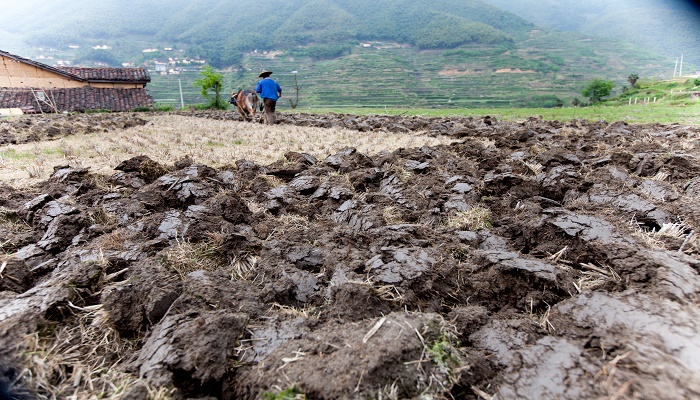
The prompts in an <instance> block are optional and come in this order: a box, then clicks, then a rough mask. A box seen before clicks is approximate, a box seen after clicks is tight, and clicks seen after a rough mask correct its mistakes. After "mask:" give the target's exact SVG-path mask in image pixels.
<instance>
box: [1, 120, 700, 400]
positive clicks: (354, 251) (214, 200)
mask: <svg viewBox="0 0 700 400" xmlns="http://www.w3.org/2000/svg"><path fill="white" fill-rule="evenodd" d="M197 115H199V116H201V117H202V118H236V117H235V115H233V113H198V114H197ZM47 118H48V122H41V121H43V119H47ZM51 118H52V117H42V116H36V117H32V118H29V119H28V120H26V121H24V122H22V123H23V124H25V125H26V126H25V128H22V127H20V126H19V125H18V124H19V123H18V122H12V123H9V122H7V123H4V125H0V132H2V135H3V137H4V138H5V139H4V140H5V142H4V143H11V142H13V141H14V142H21V141H23V140H32V139H27V138H30V136H31V135H32V132H33V133H35V134H36V133H37V131H36V130H37V129H38V131H39V137H43V136H42V135H41V132H43V131H42V129H47V128H36V127H37V126H39V125H41V124H45V125H44V126H45V127H50V126H56V127H57V128H56V129H57V130H58V131H59V133H57V135H61V134H80V132H82V131H86V129H95V127H98V126H99V125H100V124H107V123H115V124H119V123H122V124H124V126H128V125H129V124H132V123H140V122H138V121H139V120H142V119H143V118H142V117H141V116H139V115H138V114H119V115H112V116H109V117H105V116H103V115H96V116H88V115H79V116H61V117H56V120H53V119H51ZM90 118H96V119H98V120H96V121H95V122H90V121H91V120H90ZM100 118H103V119H107V120H109V121H111V122H105V121H103V120H99V119H100ZM280 120H281V123H283V124H298V125H304V126H321V127H334V126H342V127H346V128H347V127H350V128H353V129H358V130H372V129H373V130H377V129H379V130H384V131H386V132H387V135H391V132H397V131H402V130H409V131H422V132H425V134H430V135H450V136H452V137H453V138H454V143H453V144H452V145H446V146H439V147H432V148H416V149H400V150H397V151H394V152H384V153H378V154H360V153H359V152H357V151H355V150H354V149H352V148H344V149H338V150H337V152H336V153H335V154H331V155H329V156H328V157H325V158H323V159H316V158H314V157H312V156H310V155H308V154H299V153H294V152H289V153H287V154H286V155H285V158H286V160H285V161H281V162H277V163H274V164H272V165H257V164H255V163H253V162H251V161H246V160H238V161H237V162H235V164H233V165H230V166H226V167H222V168H217V169H215V168H212V167H210V166H206V165H198V164H196V163H192V161H191V160H187V159H183V160H180V161H178V162H176V163H174V164H173V165H161V164H158V163H156V162H154V161H152V160H150V159H148V158H146V157H135V158H132V159H129V160H124V161H123V162H122V163H121V164H120V165H119V166H117V167H116V169H115V171H114V174H112V175H110V176H101V175H96V174H93V173H91V172H90V170H89V169H86V168H76V167H71V166H68V165H67V166H64V167H57V168H56V169H55V171H54V173H53V175H52V177H51V178H50V179H49V180H47V181H45V182H42V183H40V184H38V185H36V186H34V187H32V188H29V189H26V188H13V187H10V186H8V185H6V184H0V185H2V187H1V188H0V207H1V208H0V211H1V214H0V244H2V250H3V253H5V254H4V255H3V256H2V257H3V258H2V264H1V265H2V268H0V271H1V275H0V299H2V301H1V302H0V340H1V341H2V343H3V346H0V352H1V353H2V359H3V360H4V361H3V364H2V369H3V371H2V372H3V374H4V376H5V378H7V379H10V380H14V381H16V382H17V385H18V386H23V387H25V388H27V389H30V390H32V391H35V392H36V393H38V394H39V395H40V396H41V397H45V398H52V397H54V398H66V397H67V396H69V395H74V396H76V397H74V398H89V396H91V395H92V396H102V397H108V398H109V397H110V396H111V398H123V399H142V398H174V399H184V398H202V399H204V398H222V399H233V398H241V399H248V398H250V399H253V398H260V397H263V396H267V397H268V398H272V397H273V396H274V395H280V396H281V395H290V396H291V395H293V394H301V393H303V394H305V395H306V396H307V397H308V398H319V399H331V398H334V399H335V398H349V399H353V398H361V399H364V398H378V399H398V398H401V399H404V398H455V399H477V398H481V399H487V398H498V399H511V398H540V399H546V398H550V399H582V398H587V399H589V398H616V399H621V398H644V399H657V398H668V399H670V398H675V399H682V398H697V397H699V396H700V329H699V328H700V327H699V325H700V306H699V304H700V296H699V295H700V277H699V276H698V272H699V270H700V256H699V254H700V241H699V240H698V239H697V237H698V236H697V230H698V227H700V162H699V160H698V157H700V129H699V128H698V127H687V126H680V125H658V124H657V125H628V124H626V123H623V122H616V123H611V124H609V123H604V122H587V121H582V120H574V121H571V122H566V123H563V122H552V121H543V120H541V119H538V118H530V119H529V120H527V121H523V122H517V123H516V122H501V121H497V120H495V119H493V118H489V117H484V118H453V119H450V118H422V117H383V116H371V117H356V116H349V115H324V116H317V115H303V114H296V115H292V114H282V115H281V118H280ZM59 122H60V123H59ZM52 124H54V125H52ZM86 127H91V128H86ZM32 129H34V130H35V131H32ZM61 130H63V131H62V132H61ZM159 396H161V397H159ZM300 396H301V395H298V396H297V397H300Z"/></svg>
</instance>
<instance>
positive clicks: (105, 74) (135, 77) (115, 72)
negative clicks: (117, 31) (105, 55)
mask: <svg viewBox="0 0 700 400" xmlns="http://www.w3.org/2000/svg"><path fill="white" fill-rule="evenodd" d="M0 55H1V56H4V57H7V58H11V59H13V60H17V61H19V62H23V63H25V64H29V65H33V66H35V67H37V68H41V69H43V70H46V71H51V72H54V73H57V74H59V75H62V76H65V77H67V78H71V79H75V80H78V81H83V82H140V83H143V82H150V81H151V77H150V76H149V75H148V71H147V70H146V69H145V68H78V67H58V68H57V67H52V66H50V65H46V64H42V63H40V62H37V61H33V60H30V59H27V58H24V57H20V56H16V55H14V54H10V53H8V52H6V51H2V50H0Z"/></svg>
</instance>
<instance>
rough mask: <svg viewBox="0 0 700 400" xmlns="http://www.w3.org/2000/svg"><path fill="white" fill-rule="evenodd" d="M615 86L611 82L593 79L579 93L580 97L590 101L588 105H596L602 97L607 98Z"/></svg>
mask: <svg viewBox="0 0 700 400" xmlns="http://www.w3.org/2000/svg"><path fill="white" fill-rule="evenodd" d="M614 87H615V84H614V83H613V82H612V81H604V80H602V79H593V80H592V81H590V82H588V85H586V87H585V88H584V89H583V91H582V92H581V94H582V95H584V96H585V97H588V98H589V99H590V103H591V104H593V103H598V102H599V101H600V100H601V99H602V98H603V97H605V96H609V95H610V92H612V88H614Z"/></svg>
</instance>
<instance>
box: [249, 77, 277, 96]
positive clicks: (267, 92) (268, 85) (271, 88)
mask: <svg viewBox="0 0 700 400" xmlns="http://www.w3.org/2000/svg"><path fill="white" fill-rule="evenodd" d="M255 92H256V93H258V94H260V97H262V98H263V99H271V100H275V101H277V99H279V98H280V95H281V94H282V88H281V87H280V85H279V84H278V83H277V82H276V81H275V80H274V79H272V78H265V79H263V80H261V81H260V82H258V85H257V86H255Z"/></svg>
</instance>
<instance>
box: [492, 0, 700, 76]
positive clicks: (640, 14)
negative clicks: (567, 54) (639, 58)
mask: <svg viewBox="0 0 700 400" xmlns="http://www.w3.org/2000/svg"><path fill="white" fill-rule="evenodd" d="M484 1H485V2H487V3H489V4H491V5H494V6H496V7H499V8H501V9H503V10H508V11H510V12H512V13H514V14H516V15H518V16H520V17H522V18H524V19H526V20H528V21H532V22H533V23H535V24H537V25H540V26H546V27H551V28H555V29H558V30H566V31H577V32H581V33H585V34H590V35H595V36H599V37H616V38H620V39H622V40H626V41H628V42H631V43H635V44H637V45H639V46H641V47H645V48H648V49H650V50H653V51H656V52H658V53H660V54H663V55H666V56H669V57H674V58H675V57H679V56H680V55H681V54H682V53H683V54H685V57H686V60H687V61H689V62H692V63H694V64H696V65H700V50H698V49H700V5H699V3H698V2H697V1H683V0H618V1H609V0H587V1H576V0H484Z"/></svg>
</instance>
